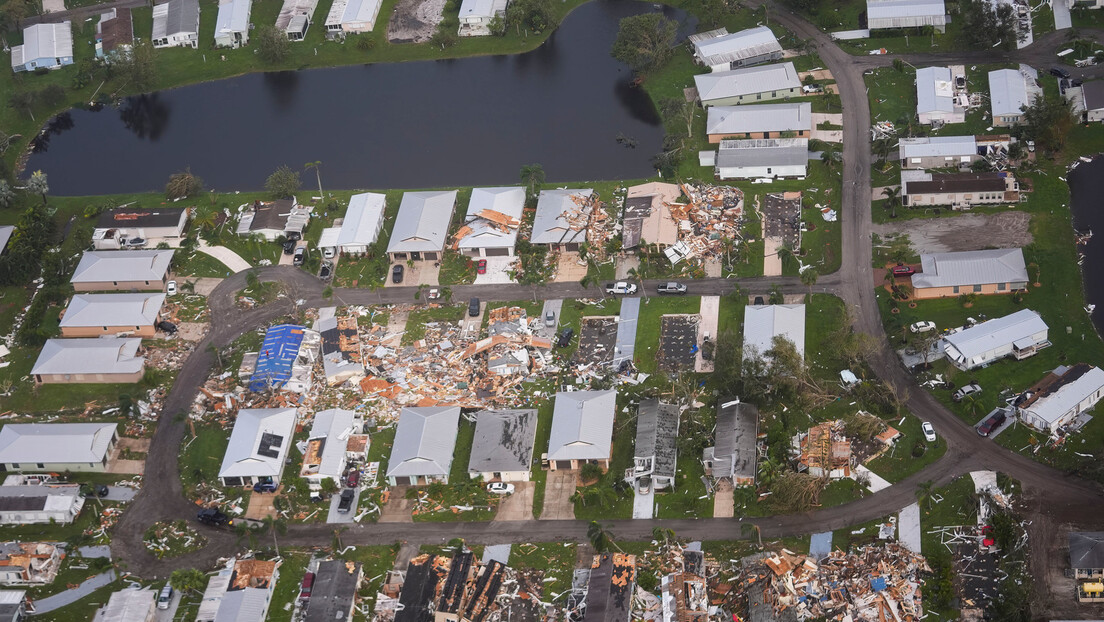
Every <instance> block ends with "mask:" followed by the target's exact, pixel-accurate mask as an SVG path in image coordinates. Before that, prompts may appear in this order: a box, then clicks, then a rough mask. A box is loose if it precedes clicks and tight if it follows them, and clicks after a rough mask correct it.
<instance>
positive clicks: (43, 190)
mask: <svg viewBox="0 0 1104 622" xmlns="http://www.w3.org/2000/svg"><path fill="white" fill-rule="evenodd" d="M27 192H33V193H34V194H38V195H41V196H42V204H43V205H46V194H47V193H49V192H50V184H49V183H47V181H46V173H43V172H42V171H35V172H34V173H33V174H32V175H31V178H30V179H29V180H28V181H27Z"/></svg>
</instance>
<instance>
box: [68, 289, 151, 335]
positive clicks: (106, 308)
mask: <svg viewBox="0 0 1104 622" xmlns="http://www.w3.org/2000/svg"><path fill="white" fill-rule="evenodd" d="M164 304H165V294H77V295H75V296H73V299H72V300H70V301H69V306H68V307H66V308H65V317H63V318H61V322H60V326H61V327H62V328H71V327H84V326H152V325H153V324H154V323H155V322H156V321H157V317H158V315H159V314H160V313H161V306H162V305H164Z"/></svg>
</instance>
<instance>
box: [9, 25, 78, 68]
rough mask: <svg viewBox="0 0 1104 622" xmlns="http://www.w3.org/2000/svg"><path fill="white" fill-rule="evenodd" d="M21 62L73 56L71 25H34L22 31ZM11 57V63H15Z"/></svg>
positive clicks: (13, 57)
mask: <svg viewBox="0 0 1104 622" xmlns="http://www.w3.org/2000/svg"><path fill="white" fill-rule="evenodd" d="M22 52H23V58H22V59H21V60H22V61H23V62H21V63H19V65H23V64H24V63H26V62H28V61H32V60H38V59H40V58H49V59H51V62H52V59H54V58H63V57H66V56H72V55H73V25H72V24H71V23H70V22H61V23H58V24H35V25H33V26H27V27H26V28H24V29H23V46H22ZM15 60H16V58H15V56H14V55H13V56H12V63H13V65H14V63H15Z"/></svg>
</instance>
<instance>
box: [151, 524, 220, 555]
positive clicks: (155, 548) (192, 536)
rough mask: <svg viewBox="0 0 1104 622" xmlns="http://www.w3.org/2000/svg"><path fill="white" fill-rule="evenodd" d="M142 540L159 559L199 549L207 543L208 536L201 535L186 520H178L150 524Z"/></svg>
mask: <svg viewBox="0 0 1104 622" xmlns="http://www.w3.org/2000/svg"><path fill="white" fill-rule="evenodd" d="M142 542H143V543H144V544H145V545H146V549H148V550H149V551H150V552H151V553H153V554H154V555H156V556H157V558H158V559H164V558H166V557H176V556H178V555H183V554H185V553H190V552H192V551H198V550H199V549H201V548H203V547H204V546H205V545H206V544H207V538H204V537H203V536H201V535H199V534H198V533H197V532H196V531H195V530H194V529H192V528H191V527H189V526H188V524H187V523H186V522H184V521H182V520H178V521H173V522H171V523H166V522H157V523H154V524H152V525H150V527H149V529H147V530H146V535H145V537H144V538H143V539H142Z"/></svg>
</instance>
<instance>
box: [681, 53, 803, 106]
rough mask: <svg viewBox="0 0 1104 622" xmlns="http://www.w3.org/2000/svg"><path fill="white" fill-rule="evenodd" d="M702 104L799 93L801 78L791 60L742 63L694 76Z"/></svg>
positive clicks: (761, 99)
mask: <svg viewBox="0 0 1104 622" xmlns="http://www.w3.org/2000/svg"><path fill="white" fill-rule="evenodd" d="M694 85H695V86H696V88H697V90H698V99H699V100H700V101H701V104H702V106H703V107H707V106H735V105H738V104H754V103H756V102H764V101H771V100H775V99H788V98H790V97H801V95H802V93H801V80H800V79H798V77H797V70H796V69H794V65H793V63H778V64H775V65H760V66H758V67H744V68H742V69H733V70H732V71H715V72H713V73H703V74H698V75H696V76H694Z"/></svg>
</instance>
